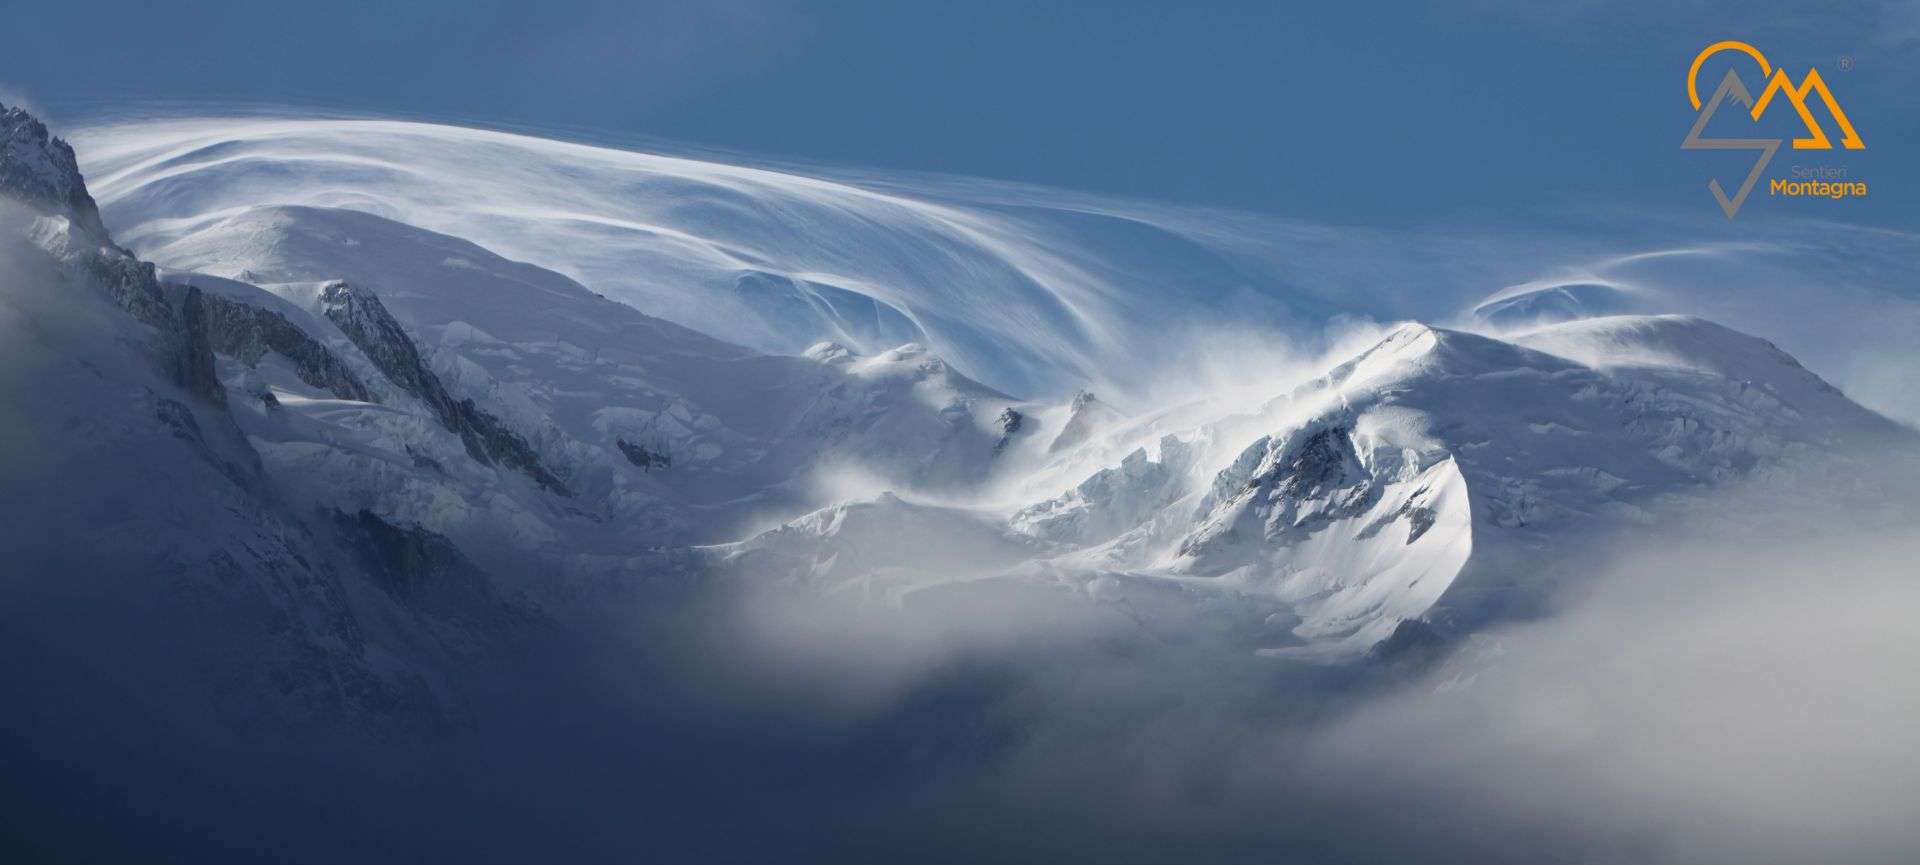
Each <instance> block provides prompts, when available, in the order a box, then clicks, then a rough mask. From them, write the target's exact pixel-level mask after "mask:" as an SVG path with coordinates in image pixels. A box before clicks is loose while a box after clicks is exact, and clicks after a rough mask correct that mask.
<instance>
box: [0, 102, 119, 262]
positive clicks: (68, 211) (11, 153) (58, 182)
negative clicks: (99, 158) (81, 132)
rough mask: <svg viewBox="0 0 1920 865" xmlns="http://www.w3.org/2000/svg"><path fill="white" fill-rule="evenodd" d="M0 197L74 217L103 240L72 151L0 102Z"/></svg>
mask: <svg viewBox="0 0 1920 865" xmlns="http://www.w3.org/2000/svg"><path fill="white" fill-rule="evenodd" d="M0 195H4V196H7V197H9V198H13V199H15V200H17V201H20V202H21V203H23V204H26V205H28V206H30V207H34V208H36V209H38V210H43V211H47V212H51V213H59V214H63V215H65V216H66V217H67V218H69V219H72V220H73V222H74V224H75V225H76V226H78V227H79V228H80V230H82V231H85V232H87V233H88V234H90V235H92V236H93V237H94V238H96V239H98V240H102V241H104V240H106V238H107V229H106V226H104V225H102V224H101V222H100V208H99V207H98V206H97V205H95V204H94V201H93V196H92V195H90V194H88V193H87V184H86V181H84V180H83V179H82V178H81V177H80V165H79V163H78V162H77V161H76V160H75V159H74V158H73V148H72V147H70V146H68V144H67V143H66V142H65V141H61V140H60V139H58V138H55V137H53V136H52V135H50V134H48V133H47V126H46V124H44V123H41V122H40V121H39V120H38V119H37V118H35V117H34V116H33V115H31V114H28V113H27V112H26V111H23V110H21V109H19V108H8V107H7V106H6V105H4V104H0Z"/></svg>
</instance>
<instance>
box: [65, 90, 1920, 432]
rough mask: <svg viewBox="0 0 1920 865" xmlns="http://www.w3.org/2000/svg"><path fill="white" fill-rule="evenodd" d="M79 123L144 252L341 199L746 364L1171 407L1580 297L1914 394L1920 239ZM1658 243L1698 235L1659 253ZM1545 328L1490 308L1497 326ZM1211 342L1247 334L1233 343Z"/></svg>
mask: <svg viewBox="0 0 1920 865" xmlns="http://www.w3.org/2000/svg"><path fill="white" fill-rule="evenodd" d="M70 131H72V132H73V133H74V134H73V135H72V136H71V137H72V139H73V141H74V143H75V146H76V148H77V149H78V151H79V153H80V155H81V160H82V165H83V168H84V169H85V171H86V173H87V177H88V182H89V185H90V187H91V188H92V189H93V191H94V194H95V195H96V197H97V198H98V199H99V200H100V202H101V205H102V208H103V210H104V212H105V214H106V218H107V221H108V222H109V224H110V225H111V226H112V227H113V229H114V231H115V234H116V236H117V237H119V238H121V240H122V242H123V243H126V244H127V245H129V246H130V247H131V248H133V249H135V250H136V251H138V252H139V253H141V254H142V255H143V256H146V257H148V258H150V259H153V260H156V261H159V262H160V263H162V264H166V263H167V259H168V254H167V247H168V245H169V244H170V243H172V242H174V241H176V240H178V239H180V238H182V237H184V236H187V235H190V234H193V233H195V232H199V231H204V230H207V229H209V228H211V227H214V226H216V225H218V223H220V221H222V220H225V219H227V218H229V217H232V216H233V215H235V214H237V213H239V212H240V211H242V210H245V209H247V208H251V207H257V206H269V205H315V206H327V207H344V208H350V209H357V210H364V211H368V212H372V213H375V214H378V215H381V216H386V217H388V218H392V219H396V220H399V221H402V222H406V223H409V224H413V225H417V226H420V227H423V228H428V229H431V230H434V231H439V232H443V233H447V234H451V235H454V236H458V237H462V238H466V239H468V240H472V241H474V242H476V243H478V244H480V245H482V246H484V247H487V248H489V249H491V250H494V251H496V252H498V253H500V254H502V255H505V256H507V257H509V258H514V259H519V260H524V261H528V262H532V263H535V264H538V265H541V266H543V267H547V268H549V269H552V270H556V271H559V272H561V273H564V274H566V275H568V276H571V277H573V278H575V279H577V280H579V281H580V282H582V283H583V284H585V285H587V286H588V287H589V288H592V289H594V290H595V291H599V292H601V293H604V294H606V295H608V296H610V297H612V298H614V299H616V300H619V301H623V302H626V303H630V304H632V305H634V306H636V307H638V308H640V309H641V310H642V311H644V312H647V313H650V314H653V315H657V316H660V317H662V318H666V319H669V320H672V321H676V322H679V323H681V324H685V325H687V326H690V327H693V328H695V329H697V330H701V331H705V332H707V333H709V334H711V335H713V336H717V337H720V338H722V339H725V340H729V341H732V342H736V343H740V344H744V345H747V346H750V347H753V348H756V349H760V350H763V351H771V352H776V353H785V354H796V353H799V352H800V351H802V350H804V349H805V348H806V347H807V346H808V345H811V344H812V343H814V342H817V341H820V340H833V341H837V342H841V343H843V344H847V345H850V346H852V347H854V348H856V349H858V350H861V351H863V352H865V353H874V352H878V351H883V350H885V349H888V348H892V347H893V346H896V345H899V344H901V343H905V342H910V341H911V342H920V343H923V344H926V345H927V346H928V347H929V348H930V349H931V350H932V351H934V352H935V353H937V354H940V355H941V356H944V357H947V358H949V359H950V360H951V361H952V362H953V363H955V365H956V366H957V367H958V368H960V369H961V370H963V371H965V372H966V373H967V374H969V375H971V376H973V377H975V378H978V379H980V380H981V381H983V382H985V383H987V384H988V385H991V386H993V387H997V388H999V389H1002V390H1005V391H1007V392H1010V393H1014V394H1016V395H1020V396H1030V397H1064V396H1066V395H1068V394H1070V393H1072V392H1073V391H1074V390H1076V389H1079V388H1082V387H1091V388H1093V389H1094V390H1096V391H1098V392H1101V393H1103V394H1105V395H1107V396H1108V397H1109V398H1112V399H1116V400H1118V401H1120V403H1122V404H1123V405H1125V404H1131V405H1132V406H1134V407H1136V408H1137V407H1140V406H1141V404H1142V403H1144V402H1152V401H1154V400H1155V399H1157V398H1159V397H1165V396H1167V391H1169V390H1176V391H1177V390H1181V389H1186V390H1189V391H1190V390H1191V386H1192V385H1193V384H1194V382H1195V375H1196V370H1200V371H1203V372H1208V371H1210V372H1215V373H1219V372H1222V371H1224V372H1225V374H1227V375H1232V376H1239V377H1242V378H1245V377H1247V376H1250V375H1255V374H1256V373H1255V372H1253V371H1252V368H1257V365H1258V359H1253V358H1248V357H1246V356H1245V355H1244V353H1242V352H1240V351H1239V350H1238V347H1239V346H1244V345H1248V344H1262V345H1266V346H1270V347H1271V346H1282V347H1284V349H1285V350H1286V351H1290V352H1293V353H1294V356H1296V357H1297V356H1298V353H1299V352H1301V351H1307V352H1317V351H1318V350H1321V349H1324V348H1325V347H1326V346H1325V344H1324V338H1323V337H1322V330H1323V327H1324V325H1326V324H1327V323H1328V322H1330V321H1334V320H1337V319H1340V318H1344V317H1358V318H1361V319H1368V318H1372V319H1377V320H1401V319H1407V318H1413V319H1421V320H1427V321H1436V322H1440V321H1455V322H1456V323H1465V324H1466V326H1482V327H1484V326H1493V325H1498V324H1500V323H1501V322H1499V321H1492V322H1489V321H1486V320H1481V319H1478V318H1476V317H1475V316H1472V315H1471V314H1470V312H1471V311H1472V310H1473V309H1474V307H1476V306H1479V305H1481V304H1483V303H1485V302H1488V301H1490V300H1491V301H1500V300H1511V297H1510V296H1511V295H1514V294H1519V293H1522V292H1525V291H1528V290H1533V289H1537V288H1541V287H1549V286H1560V285H1568V284H1574V285H1588V284H1591V285H1601V286H1606V287H1608V288H1610V289H1613V290H1615V291H1617V292H1618V293H1619V296H1620V297H1625V298H1631V299H1632V304H1631V307H1632V311H1636V312H1679V313H1689V314H1698V315H1705V316H1708V317H1710V318H1713V319H1715V320H1718V321H1721V322H1724V323H1726V324H1728V325H1730V326H1733V327H1736V328H1739V329H1742V330H1746V331H1749V332H1755V333H1765V334H1768V335H1770V336H1774V337H1776V338H1778V339H1779V340H1780V341H1781V343H1782V345H1783V347H1785V348H1786V349H1787V350H1789V351H1791V352H1793V353H1794V354H1795V355H1797V356H1799V357H1801V358H1803V359H1804V360H1806V361H1807V362H1808V364H1809V366H1810V367H1811V368H1813V369H1814V370H1815V371H1817V372H1819V373H1821V374H1823V375H1825V376H1827V377H1828V378H1829V379H1832V380H1834V381H1835V382H1836V383H1838V384H1839V385H1841V386H1842V387H1844V388H1847V389H1848V390H1849V391H1850V392H1854V393H1855V395H1856V396H1859V397H1862V398H1863V399H1864V400H1865V401H1866V402H1867V403H1868V404H1869V405H1872V406H1873V407H1875V408H1879V409H1881V410H1883V411H1887V412H1889V413H1891V414H1894V415H1895V416H1898V417H1902V418H1908V419H1912V418H1920V401H1916V398H1914V397H1913V396H1911V395H1909V394H1907V393H1906V392H1905V390H1904V389H1902V388H1899V387H1897V386H1895V385H1894V383H1896V382H1898V381H1900V380H1902V379H1903V378H1905V377H1907V375H1908V374H1909V373H1916V372H1920V369H1915V368H1914V364H1915V363H1920V362H1917V361H1913V360H1911V359H1905V358H1906V355H1905V354H1904V353H1903V349H1904V346H1905V345H1906V340H1907V339H1908V336H1907V335H1908V334H1910V333H1911V332H1912V328H1913V327H1915V326H1920V302H1916V299H1915V288H1914V285H1913V281H1912V267H1911V262H1913V261H1914V260H1920V238H1915V237H1914V236H1911V235H1907V234H1903V233H1898V232H1887V231H1878V230H1869V229H1861V228H1854V227H1847V226H1840V225H1834V224H1828V223H1814V222H1810V221H1792V222H1788V221H1775V222H1763V221H1761V220H1753V221H1743V223H1742V224H1741V225H1739V226H1734V227H1725V226H1718V225H1715V224H1713V223H1712V222H1711V221H1710V220H1705V219H1702V220H1698V221H1693V220H1684V219H1682V220H1674V219H1663V218H1658V217H1649V216H1648V215H1646V214H1640V213H1636V214H1632V215H1631V217H1620V216H1612V217H1609V216H1608V215H1606V214H1604V213H1601V214H1581V215H1579V216H1577V217H1575V218H1573V219H1570V220H1569V219H1563V220H1560V221H1559V222H1558V223H1549V224H1552V225H1554V226H1555V227H1540V226H1537V225H1529V226H1526V227H1524V228H1517V227H1515V226H1512V225H1506V226H1478V227H1449V228H1433V227H1426V228H1412V229H1378V228H1355V227H1340V226H1325V225H1314V224H1308V223H1301V222H1297V221H1289V220H1284V219H1278V218H1271V217H1262V216H1253V215H1248V214H1244V213H1228V212H1219V211H1209V210H1202V209H1196V208H1183V207H1176V206H1171V205H1161V204H1151V203H1143V202H1133V201H1123V200H1116V199H1111V198H1103V197H1098V196H1092V195H1085V194H1078V193H1070V192H1064V191H1060V190H1051V189H1045V188H1039V187H1032V186H1024V185H1015V184H1007V183H998V182H990V181H981V180H971V179H965V178H945V177H929V176H920V175H901V174H886V173H879V172H853V171H848V170H840V169H821V168H812V167H793V166H774V167H753V165H751V164H749V163H751V162H753V160H748V159H739V160H737V161H738V162H739V163H741V164H727V163H725V162H720V161H714V160H713V159H711V158H689V157H685V156H675V155H665V154H661V153H642V152H635V151H632V150H626V149H620V148H617V147H605V146H594V145H588V144H579V143H571V142H565V141H557V140H551V139H545V138H539V137H532V136H528V135H520V134H511V133H505V132H496V131H488V130H481V129H472V128H465V127H457V126H449V125H439V124H430V123H414V122H401V121H394V120H356V119H313V118H286V117H239V118H236V117H225V118H209V117H201V118H159V119H154V118H145V119H118V120H116V119H99V120H95V121H93V122H91V123H89V124H86V125H82V126H81V127H80V128H78V129H75V130H70ZM730 158H731V157H730ZM763 164H766V163H763ZM1462 225H1467V224H1465V223H1462ZM1675 236H1685V237H1690V238H1693V240H1691V241H1690V242H1689V243H1688V244H1687V245H1686V246H1685V247H1684V248H1675V246H1674V244H1673V242H1672V240H1671V238H1672V237H1675ZM1503 286H1505V287H1507V288H1504V289H1503V288H1502V287H1503ZM1549 300H1550V301H1551V302H1550V303H1549V305H1550V306H1552V305H1564V301H1562V300H1552V299H1549ZM1576 300H1586V301H1591V300H1592V298H1591V297H1584V298H1576ZM1861 309H1872V310H1874V313H1873V314H1872V315H1871V316H1868V317H1867V318H1869V319H1870V320H1868V321H1864V322H1863V321H1862V316H1861V315H1860V314H1859V312H1860V310H1861ZM1535 311H1537V310H1535V308H1534V305H1528V304H1523V305H1522V307H1521V308H1520V309H1518V310H1515V309H1508V310H1506V311H1505V312H1506V315H1505V319H1506V323H1509V324H1510V323H1512V322H1513V321H1514V320H1515V319H1516V318H1518V319H1520V320H1525V319H1528V318H1530V317H1532V313H1533V312H1535ZM1605 311H1625V310H1622V309H1617V308H1609V309H1607V310H1605ZM1223 335H1227V336H1238V337H1247V336H1252V337H1253V339H1252V340H1248V339H1238V340H1234V341H1233V342H1231V344H1232V345H1234V346H1235V347H1236V349H1235V350H1231V351H1229V350H1224V349H1222V348H1221V345H1222V344H1223V341H1222V337H1223ZM1276 337H1279V338H1276ZM1222 355H1232V357H1224V358H1223V357H1222ZM1182 396H1184V395H1182Z"/></svg>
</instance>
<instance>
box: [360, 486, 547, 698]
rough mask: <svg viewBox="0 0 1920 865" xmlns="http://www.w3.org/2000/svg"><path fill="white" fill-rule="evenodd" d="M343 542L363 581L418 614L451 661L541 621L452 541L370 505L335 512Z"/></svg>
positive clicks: (491, 649)
mask: <svg viewBox="0 0 1920 865" xmlns="http://www.w3.org/2000/svg"><path fill="white" fill-rule="evenodd" d="M333 522H334V529H335V530H336V531H337V532H338V533H339V540H340V541H342V543H341V546H342V548H344V549H346V550H347V551H348V553H349V555H350V556H351V557H352V559H353V563H354V565H355V566H356V567H357V568H358V569H359V570H360V572H361V573H362V574H364V575H365V576H366V577H367V579H368V580H369V581H370V582H371V583H372V584H373V585H374V586H376V587H378V588H379V589H380V590H381V591H382V592H384V593H386V595H387V597H389V598H391V599H392V600H393V602H394V603H396V604H398V605H399V606H400V607H401V608H402V609H405V610H406V611H407V612H409V613H411V614H412V615H414V616H416V617H417V618H418V620H419V621H420V623H421V624H422V625H423V626H424V627H425V628H427V630H429V631H430V632H432V633H433V634H434V635H435V636H436V637H437V638H439V641H440V643H441V646H442V647H443V648H444V649H446V650H447V651H449V652H450V653H451V654H452V655H454V656H455V658H456V659H459V660H462V661H472V660H479V659H480V658H481V657H483V656H486V655H492V654H496V653H499V652H502V651H508V650H510V648H511V647H512V646H513V645H516V644H518V643H519V642H520V641H521V640H522V638H523V637H525V636H526V631H527V629H528V628H530V627H532V626H534V625H536V624H537V623H538V622H540V621H541V615H540V612H539V610H538V608H537V607H536V606H534V605H533V604H532V603H531V602H530V601H527V600H524V599H518V598H508V597H505V596H503V595H502V594H501V593H500V592H499V591H498V590H496V589H495V588H494V585H493V578H492V576H491V575H489V574H488V573H487V572H486V571H484V570H482V569H481V568H480V566H478V565H476V564H474V563H473V561H472V560H470V559H468V558H467V557H466V555H465V554H463V553H461V552H460V549H459V548H458V547H456V546H454V543H453V541H451V540H448V539H447V538H445V537H443V536H441V535H438V534H435V533H433V532H430V531H427V530H426V529H423V528H420V527H418V526H398V525H394V524H393V523H389V522H387V521H386V520H383V519H381V518H380V517H378V516H376V515H374V514H373V513H371V512H369V511H364V510H363V511H360V512H358V513H354V514H347V513H343V512H340V511H335V512H334V513H333Z"/></svg>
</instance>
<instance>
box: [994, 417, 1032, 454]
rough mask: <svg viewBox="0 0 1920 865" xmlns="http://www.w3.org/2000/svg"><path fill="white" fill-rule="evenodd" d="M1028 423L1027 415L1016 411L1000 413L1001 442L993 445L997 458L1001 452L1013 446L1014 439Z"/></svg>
mask: <svg viewBox="0 0 1920 865" xmlns="http://www.w3.org/2000/svg"><path fill="white" fill-rule="evenodd" d="M1026 422H1027V417H1026V415H1023V414H1021V413H1019V412H1017V411H1014V410H1013V409H1011V408H1009V409H1007V410H1005V411H1002V412H1000V419H999V425H1000V440H999V441H997V442H994V443H993V452H994V454H995V455H996V456H997V455H999V453H1000V452H1001V451H1004V450H1006V449H1007V446H1008V445H1011V444H1013V437H1014V436H1016V435H1019V434H1020V430H1021V428H1022V427H1024V426H1026Z"/></svg>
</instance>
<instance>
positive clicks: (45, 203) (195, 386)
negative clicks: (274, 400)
mask: <svg viewBox="0 0 1920 865" xmlns="http://www.w3.org/2000/svg"><path fill="white" fill-rule="evenodd" d="M0 197H5V198H9V199H12V200H14V201H17V202H19V203H21V204H24V205H26V206H27V207H29V208H32V209H33V210H35V211H38V212H39V213H42V214H45V215H46V216H49V217H54V219H53V220H49V221H48V224H44V225H42V226H40V227H38V228H36V229H35V231H34V237H33V240H34V242H35V243H36V244H38V245H39V246H40V247H41V248H42V249H44V250H46V251H47V253H48V254H50V255H52V256H53V257H54V258H55V259H56V260H58V261H59V262H60V264H61V265H62V266H63V267H65V268H66V269H67V270H68V271H69V272H70V273H73V274H74V275H75V276H78V277H80V278H81V279H83V280H85V281H87V282H91V283H94V284H98V285H100V286H102V287H104V288H105V289H106V291H107V293H108V295H109V296H110V297H112V298H113V301H114V303H115V304H117V305H119V306H120V308H122V309H125V310H126V311H127V312H129V313H131V314H132V315H133V317H134V318H135V319H138V320H139V321H141V322H143V323H145V324H147V325H149V326H151V327H153V328H154V329H155V330H156V331H158V339H157V340H156V341H155V344H154V346H153V350H154V352H155V353H156V354H157V355H158V357H157V358H156V360H157V363H158V365H159V366H160V367H161V368H162V369H163V370H164V371H165V373H166V376H167V378H169V379H170V380H172V381H173V383H174V384H177V385H179V386H180V387H182V388H184V389H186V390H187V391H188V392H189V393H192V394H194V395H195V396H198V397H201V398H202V399H205V400H207V401H209V402H212V403H215V404H218V405H224V404H225V403H226V393H227V392H226V389H225V388H223V387H221V385H220V381H219V379H218V377H216V376H215V375H214V374H213V368H214V366H213V351H212V348H211V346H210V345H209V343H208V340H207V333H206V322H205V319H204V314H203V310H201V309H200V307H199V298H198V292H197V291H188V292H186V293H185V294H184V295H183V296H182V298H181V299H180V301H179V302H178V303H175V302H173V301H171V300H170V299H169V298H168V296H167V293H166V292H165V291H164V290H162V288H161V285H160V279H159V277H158V276H157V275H156V273H155V271H154V268H153V265H151V264H148V263H147V262H144V261H141V260H139V259H137V258H134V257H133V255H132V254H130V253H128V252H127V251H126V250H124V249H121V248H120V247H118V246H115V245H114V243H113V240H112V239H111V238H110V237H109V236H108V234H107V229H106V226H105V225H103V224H102V223H101V222H100V209H99V207H98V206H97V205H96V204H95V203H94V200H93V196H92V195H91V194H89V193H88V192H87V184H86V181H85V179H83V178H82V177H81V176H80V167H79V164H78V163H77V162H76V161H75V160H74V156H73V148H72V147H70V146H68V144H67V143H66V142H65V141H61V140H60V139H58V138H55V137H53V136H52V135H50V134H48V132H47V127H46V125H45V124H43V123H41V122H40V121H39V120H37V119H35V118H34V117H33V115H31V114H28V113H26V112H25V111H22V110H20V109H18V108H7V107H5V106H0Z"/></svg>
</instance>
